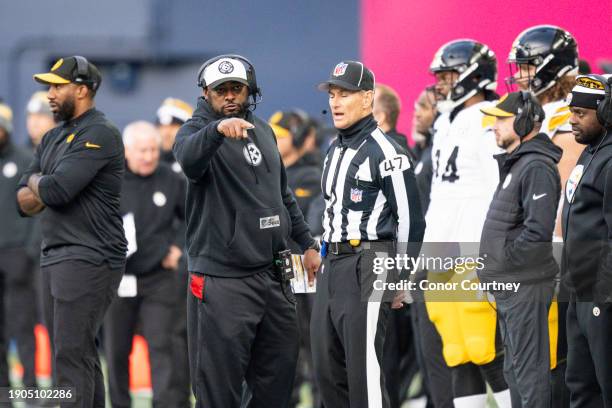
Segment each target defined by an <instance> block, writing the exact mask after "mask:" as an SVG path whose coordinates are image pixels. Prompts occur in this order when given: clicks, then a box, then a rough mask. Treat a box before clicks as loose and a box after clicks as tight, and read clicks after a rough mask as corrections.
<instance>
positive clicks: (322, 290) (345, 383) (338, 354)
mask: <svg viewBox="0 0 612 408" xmlns="http://www.w3.org/2000/svg"><path fill="white" fill-rule="evenodd" d="M361 256H362V255H361V253H355V254H343V255H333V254H328V255H327V256H326V257H325V259H324V260H323V267H322V269H321V271H320V272H319V274H318V276H317V292H316V297H315V303H314V308H313V311H312V318H311V323H310V336H311V343H312V354H313V365H314V377H315V381H316V382H317V386H318V387H319V392H320V396H321V402H322V405H323V407H325V408H336V407H351V408H367V407H384V408H387V407H389V397H388V395H387V390H386V387H385V381H384V375H383V371H382V369H381V362H382V357H383V344H384V341H385V331H386V323H387V317H388V314H389V310H390V304H389V303H388V302H374V301H372V302H368V301H367V298H365V299H362V288H363V289H364V291H365V292H364V293H368V292H369V290H368V288H371V287H372V284H373V281H374V279H373V278H374V274H373V272H371V270H370V271H364V272H363V273H361V270H360V269H361V265H360V264H361V262H360V259H361Z"/></svg>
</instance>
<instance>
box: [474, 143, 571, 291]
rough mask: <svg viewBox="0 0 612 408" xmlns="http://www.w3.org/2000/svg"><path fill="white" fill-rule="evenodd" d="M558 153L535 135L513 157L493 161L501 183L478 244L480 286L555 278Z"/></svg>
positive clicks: (557, 149)
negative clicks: (497, 164) (498, 171)
mask: <svg viewBox="0 0 612 408" xmlns="http://www.w3.org/2000/svg"><path fill="white" fill-rule="evenodd" d="M561 154H562V150H561V149H560V148H559V147H557V146H555V145H554V144H553V143H552V142H551V140H550V138H549V137H548V136H547V135H546V134H544V133H540V134H538V135H536V137H535V138H533V139H531V140H529V141H527V142H524V143H522V144H521V145H519V147H517V148H516V150H515V151H513V152H512V153H510V154H509V155H508V154H501V155H497V156H496V159H497V160H498V163H499V165H500V178H499V180H500V182H499V185H498V186H497V190H496V191H495V194H494V195H493V199H492V201H491V204H490V206H489V211H488V212H487V218H486V220H485V223H484V226H483V228H482V236H481V239H480V254H481V257H483V258H484V259H485V261H484V265H485V267H484V269H482V270H480V271H478V277H479V278H480V279H481V280H482V281H483V282H493V281H496V282H507V283H515V282H521V283H536V282H542V281H545V280H552V279H553V277H554V276H555V275H556V274H557V272H558V270H559V269H558V265H557V263H556V262H555V260H554V258H553V253H552V236H553V231H554V227H555V219H556V217H557V207H558V204H559V197H560V195H561V181H560V178H559V171H558V170H557V163H558V162H559V160H560V159H561Z"/></svg>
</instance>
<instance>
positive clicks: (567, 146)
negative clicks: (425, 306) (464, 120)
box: [507, 25, 584, 408]
mask: <svg viewBox="0 0 612 408" xmlns="http://www.w3.org/2000/svg"><path fill="white" fill-rule="evenodd" d="M508 62H509V63H510V66H511V68H514V71H515V72H514V74H513V76H512V77H511V78H508V80H507V82H508V83H509V84H516V85H517V86H518V87H519V88H520V89H521V90H525V91H527V90H529V91H531V92H533V93H534V95H535V96H536V97H537V98H538V101H539V102H540V104H541V105H542V107H543V108H544V113H545V114H546V118H545V119H544V122H543V123H542V131H543V132H545V133H547V134H548V136H550V137H551V139H552V141H553V143H554V144H556V145H557V146H559V147H560V148H562V149H563V156H562V157H561V160H560V161H559V164H558V167H559V175H560V176H561V188H562V189H563V193H562V194H561V198H563V197H565V185H566V184H567V179H568V178H569V176H570V173H571V171H572V170H573V169H574V167H575V166H576V162H577V161H578V158H579V157H580V154H581V153H582V151H583V150H584V145H581V144H579V143H578V142H576V140H575V138H574V135H573V134H572V133H571V131H572V128H571V125H570V123H569V119H570V116H571V113H570V111H569V106H568V103H567V102H566V100H565V99H566V96H567V95H568V94H569V93H570V92H571V90H572V88H573V86H574V85H575V78H576V75H577V74H578V46H577V44H576V40H575V39H574V37H572V35H571V34H570V33H569V32H567V31H566V30H564V29H562V28H560V27H556V26H551V25H540V26H535V27H530V28H528V29H526V30H525V31H523V32H522V33H520V34H519V35H518V37H517V38H516V40H514V43H513V44H512V49H511V50H510V55H509V57H508ZM562 207H563V206H562V205H559V214H558V216H557V223H556V225H555V237H554V240H555V241H561V240H562V238H561V237H562V233H561V209H562ZM559 290H560V293H559V296H558V298H559V299H565V298H567V296H566V295H565V288H564V287H563V286H560V288H559ZM555 309H556V310H555ZM566 310H567V303H566V302H559V303H557V302H556V301H555V302H553V304H552V306H551V314H552V315H557V316H558V318H557V319H555V320H557V321H558V324H557V323H556V322H551V319H549V324H551V323H552V324H551V325H550V326H549V331H550V333H551V361H552V367H553V370H552V386H553V393H552V406H553V407H559V408H565V407H568V406H569V390H568V389H567V387H566V386H565V365H566V356H567V341H566V335H565V332H566V330H565V315H566Z"/></svg>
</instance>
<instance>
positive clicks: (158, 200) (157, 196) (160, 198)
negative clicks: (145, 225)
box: [153, 191, 167, 207]
mask: <svg viewBox="0 0 612 408" xmlns="http://www.w3.org/2000/svg"><path fill="white" fill-rule="evenodd" d="M166 201H167V199H166V196H165V195H164V193H162V192H161V191H156V192H155V193H154V194H153V202H154V203H155V205H156V206H158V207H163V206H164V205H166Z"/></svg>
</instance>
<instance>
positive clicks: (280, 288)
mask: <svg viewBox="0 0 612 408" xmlns="http://www.w3.org/2000/svg"><path fill="white" fill-rule="evenodd" d="M198 86H200V87H202V89H203V96H202V97H200V98H199V99H198V104H197V108H196V110H195V112H194V114H193V117H192V118H191V119H189V120H188V121H187V122H186V123H185V124H184V125H183V126H182V127H181V129H180V131H179V133H178V134H177V136H176V141H175V144H174V148H173V151H174V155H175V157H176V160H177V161H178V163H179V164H180V165H181V167H182V169H183V171H184V173H185V175H186V176H187V178H188V179H189V184H188V187H187V203H186V220H187V251H188V260H187V262H188V268H189V271H190V290H191V294H190V295H189V300H188V313H189V316H188V326H189V327H188V328H189V354H190V365H191V378H192V384H193V390H194V394H195V396H196V400H197V404H196V405H197V406H198V407H228V408H231V407H239V406H240V402H241V401H240V400H241V392H242V384H243V380H246V383H247V384H248V386H249V389H250V391H251V394H252V398H251V400H250V405H249V406H250V407H283V406H287V404H288V400H289V397H290V394H291V389H292V385H293V379H294V375H295V367H296V362H297V352H298V327H297V318H296V310H295V300H294V297H293V294H292V293H291V288H290V286H289V283H288V280H287V278H288V276H287V275H286V274H284V273H283V271H282V270H280V268H278V267H276V268H275V264H278V262H282V261H283V260H284V259H285V257H286V255H287V251H285V250H286V249H287V248H288V246H287V240H288V239H289V237H291V238H292V239H293V240H294V241H295V242H296V243H297V244H298V245H299V246H300V247H301V249H302V250H303V251H304V253H305V262H304V263H305V266H306V268H307V270H308V272H309V274H310V276H311V277H313V275H314V272H315V271H316V270H317V269H318V266H319V264H320V257H319V254H318V245H317V243H316V241H315V240H314V239H313V238H312V236H311V235H310V232H309V228H308V225H307V224H306V223H305V222H304V217H303V216H302V213H301V211H300V209H299V207H298V205H297V203H296V201H295V199H294V197H293V195H292V193H291V190H290V189H289V188H288V187H287V176H286V174H285V168H284V166H283V163H282V161H281V157H280V154H279V151H278V148H277V146H276V141H275V138H274V132H273V131H272V129H271V128H270V126H269V125H268V124H267V123H266V122H265V121H263V120H261V119H260V118H258V117H256V116H255V115H254V114H253V113H252V111H251V109H250V108H252V107H254V105H255V104H256V103H257V102H258V98H259V97H260V90H259V87H258V86H257V81H256V78H255V68H254V67H253V65H252V64H251V63H250V62H249V61H248V60H247V59H246V58H244V57H241V56H238V55H221V56H218V57H216V58H213V59H211V60H209V61H207V62H205V63H204V64H203V65H202V67H201V68H200V71H199V72H198Z"/></svg>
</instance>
